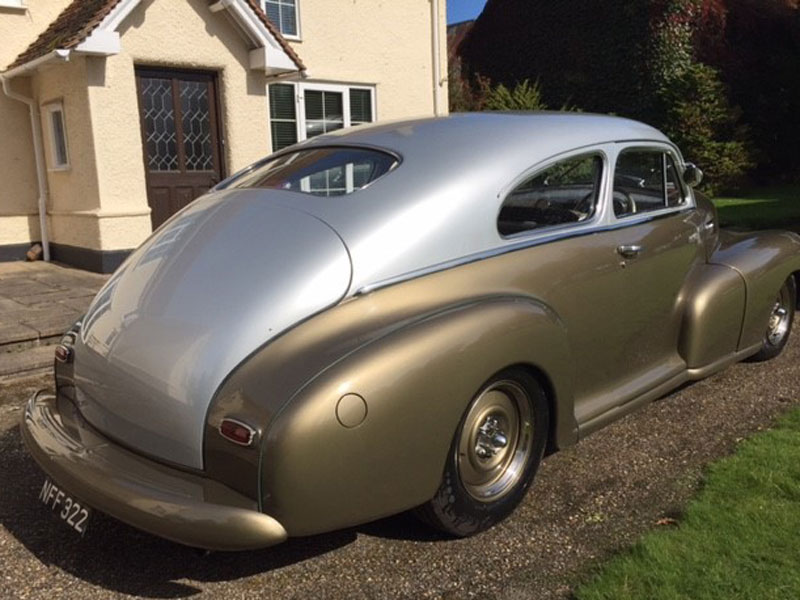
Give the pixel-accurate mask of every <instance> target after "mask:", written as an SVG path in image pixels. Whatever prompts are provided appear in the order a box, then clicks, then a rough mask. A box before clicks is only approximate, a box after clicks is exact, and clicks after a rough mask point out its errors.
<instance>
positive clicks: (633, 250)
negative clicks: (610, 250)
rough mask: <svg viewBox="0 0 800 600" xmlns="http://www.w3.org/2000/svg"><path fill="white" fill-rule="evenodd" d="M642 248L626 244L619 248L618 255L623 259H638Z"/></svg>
mask: <svg viewBox="0 0 800 600" xmlns="http://www.w3.org/2000/svg"><path fill="white" fill-rule="evenodd" d="M642 250H644V248H642V247H641V246H639V245H637V244H624V245H622V246H617V253H618V254H619V255H620V256H622V257H623V258H636V257H637V256H639V254H641V252H642Z"/></svg>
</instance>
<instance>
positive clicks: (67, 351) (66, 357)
mask: <svg viewBox="0 0 800 600" xmlns="http://www.w3.org/2000/svg"><path fill="white" fill-rule="evenodd" d="M55 354H56V360H57V361H58V362H61V363H68V362H72V348H70V347H69V346H65V345H64V344H59V345H58V346H56V350H55Z"/></svg>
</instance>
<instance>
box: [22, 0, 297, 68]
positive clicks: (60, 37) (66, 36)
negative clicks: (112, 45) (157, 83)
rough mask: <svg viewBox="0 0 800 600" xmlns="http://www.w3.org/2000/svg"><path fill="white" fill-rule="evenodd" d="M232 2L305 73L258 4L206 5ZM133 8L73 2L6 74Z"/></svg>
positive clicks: (94, 0) (102, 1)
mask: <svg viewBox="0 0 800 600" xmlns="http://www.w3.org/2000/svg"><path fill="white" fill-rule="evenodd" d="M234 2H236V3H238V4H241V5H244V6H245V7H246V8H247V9H249V10H251V11H252V12H253V13H254V15H255V16H256V17H257V19H258V20H259V21H260V23H261V25H263V27H264V28H266V30H267V32H268V33H269V34H270V35H271V36H272V37H273V38H274V41H275V42H276V43H277V44H278V45H279V46H280V48H281V49H282V50H283V52H284V53H285V54H286V55H287V56H288V58H289V59H291V62H293V63H294V65H295V66H296V67H297V69H298V70H299V71H304V70H305V68H306V67H305V65H304V64H303V61H302V60H301V59H300V57H299V56H298V55H297V53H296V52H295V51H294V49H293V48H292V47H291V46H290V45H289V43H288V42H287V41H286V38H284V37H283V36H282V35H281V33H280V31H278V29H277V28H276V27H275V25H273V23H272V22H271V21H270V20H269V19H267V16H266V15H265V14H264V11H263V10H261V7H260V6H259V5H258V2H257V0H233V1H232V0H227V1H225V2H219V0H211V1H210V2H209V5H218V4H224V6H225V7H227V6H228V5H230V4H234ZM124 4H128V5H134V6H135V5H136V4H138V2H137V1H135V0H134V1H133V2H132V1H131V0H73V1H72V2H71V3H70V4H69V5H68V6H67V7H66V8H65V9H64V10H63V11H62V12H61V14H59V15H58V17H56V19H55V21H53V22H52V23H50V25H49V26H48V27H47V29H45V30H44V31H43V32H42V33H41V34H40V35H39V37H38V38H37V39H36V40H35V41H34V42H33V43H32V44H31V45H30V46H28V48H27V49H26V50H25V51H24V52H22V53H21V54H20V55H19V56H17V58H16V59H15V60H14V62H12V63H11V64H10V65H9V66H8V67H6V71H10V70H12V69H15V68H17V67H20V66H22V65H25V64H27V63H30V62H32V61H34V60H36V59H39V58H42V57H44V56H46V55H47V54H49V53H51V52H53V51H55V50H75V49H79V48H78V46H80V45H81V44H83V43H84V42H86V40H87V39H88V38H89V36H90V35H91V34H92V33H93V32H94V31H95V30H96V29H97V28H98V27H100V25H101V24H102V23H103V21H104V20H105V19H106V18H107V17H109V16H110V15H111V14H112V12H113V11H114V10H115V9H118V8H123V7H122V6H121V5H124Z"/></svg>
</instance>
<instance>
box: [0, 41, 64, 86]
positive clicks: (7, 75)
mask: <svg viewBox="0 0 800 600" xmlns="http://www.w3.org/2000/svg"><path fill="white" fill-rule="evenodd" d="M71 52H72V51H71V50H63V49H58V50H53V51H52V52H48V53H47V54H45V55H44V56H40V57H39V58H34V59H33V60H32V61H30V62H26V63H24V64H21V65H19V66H18V67H14V68H13V69H9V70H8V71H4V72H3V73H0V76H2V78H3V79H7V80H11V79H13V78H14V77H19V76H20V75H27V74H29V73H31V72H33V71H35V70H36V69H38V68H39V67H41V66H43V65H45V64H47V63H51V62H56V61H61V62H66V61H68V60H69V55H70V53H71Z"/></svg>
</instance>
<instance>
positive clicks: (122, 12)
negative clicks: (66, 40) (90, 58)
mask: <svg viewBox="0 0 800 600" xmlns="http://www.w3.org/2000/svg"><path fill="white" fill-rule="evenodd" d="M141 2H142V0H122V2H120V3H119V4H117V5H116V6H115V7H114V8H113V10H112V11H111V12H110V13H108V14H107V15H106V16H105V18H104V19H103V20H102V21H101V22H100V24H99V25H98V26H97V27H95V29H94V31H92V33H90V34H89V36H88V37H87V38H86V39H85V40H83V41H82V42H81V43H80V44H78V45H77V46H76V47H75V51H76V52H80V53H81V54H91V55H95V56H113V55H114V54H119V53H120V51H121V50H122V44H121V43H120V38H119V33H118V32H117V29H119V26H120V25H122V22H123V21H124V20H125V19H126V18H127V17H128V15H129V14H131V13H132V12H133V10H134V9H135V8H136V7H137V6H139V4H141Z"/></svg>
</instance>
